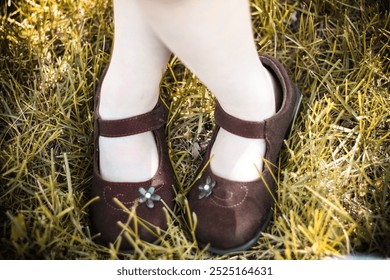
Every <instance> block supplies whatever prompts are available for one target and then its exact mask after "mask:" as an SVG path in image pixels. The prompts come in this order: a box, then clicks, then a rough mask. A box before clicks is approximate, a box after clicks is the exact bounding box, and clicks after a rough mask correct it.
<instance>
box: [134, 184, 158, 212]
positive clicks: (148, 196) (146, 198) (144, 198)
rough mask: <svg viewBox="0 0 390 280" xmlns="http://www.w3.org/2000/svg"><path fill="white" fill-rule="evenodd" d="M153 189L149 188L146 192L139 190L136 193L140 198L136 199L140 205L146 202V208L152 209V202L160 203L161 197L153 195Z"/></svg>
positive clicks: (142, 189)
mask: <svg viewBox="0 0 390 280" xmlns="http://www.w3.org/2000/svg"><path fill="white" fill-rule="evenodd" d="M154 191H155V188H154V187H149V188H148V190H145V189H144V188H142V187H141V188H139V189H138V192H139V193H140V194H141V197H140V198H139V199H138V201H139V202H140V203H144V202H146V206H148V208H153V207H154V201H160V200H161V196H159V195H158V194H155V193H154Z"/></svg>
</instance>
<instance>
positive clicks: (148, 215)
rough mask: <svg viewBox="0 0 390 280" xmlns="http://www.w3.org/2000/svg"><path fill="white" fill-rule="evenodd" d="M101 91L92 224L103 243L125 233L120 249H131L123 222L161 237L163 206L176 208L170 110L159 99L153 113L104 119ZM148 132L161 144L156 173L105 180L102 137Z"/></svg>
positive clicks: (147, 236)
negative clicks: (167, 130)
mask: <svg viewBox="0 0 390 280" xmlns="http://www.w3.org/2000/svg"><path fill="white" fill-rule="evenodd" d="M103 77H104V74H103ZM100 90H101V85H99V87H98V90H97V95H96V97H95V117H94V129H95V132H94V145H95V151H94V169H93V182H92V197H98V200H97V201H95V202H94V203H92V205H91V213H90V214H91V221H92V227H93V229H94V231H95V232H97V233H99V238H98V240H97V241H98V242H99V243H102V244H104V245H108V244H109V243H114V242H116V241H117V239H118V237H119V236H121V237H122V241H121V245H120V250H121V251H131V250H132V249H133V248H132V246H131V245H130V243H129V242H127V240H126V238H125V237H124V234H123V232H124V229H123V225H122V226H121V225H120V224H121V223H122V224H125V225H127V226H128V227H129V228H130V229H132V231H133V232H134V233H137V234H138V236H139V238H140V239H142V240H144V241H147V242H154V241H156V240H157V239H158V233H157V231H158V228H160V229H162V230H165V229H166V228H167V220H166V214H165V212H164V210H163V207H169V208H172V205H173V195H174V189H173V188H174V184H175V179H174V178H175V176H174V172H173V170H172V166H171V163H170V161H169V157H168V148H167V144H166V138H165V133H164V127H165V122H166V119H167V115H168V113H167V112H168V110H167V108H166V107H165V106H164V105H163V104H162V102H161V101H159V102H158V103H157V105H156V107H155V108H154V109H153V110H152V111H151V112H148V113H145V114H142V115H138V116H135V117H131V118H127V119H121V120H103V119H102V118H101V117H100V115H99V111H98V109H99V100H100ZM146 131H152V132H153V134H154V137H155V140H156V144H157V149H158V153H159V154H158V156H159V166H158V169H157V172H156V174H155V175H154V176H153V177H152V178H151V179H150V180H148V181H145V182H136V183H132V182H120V183H117V182H109V181H106V180H104V179H103V178H102V177H101V175H100V171H99V136H105V137H122V136H128V135H134V134H138V133H142V132H146ZM118 201H119V202H120V203H118ZM120 204H122V205H120ZM123 207H125V208H127V209H128V210H127V209H124V208H123ZM134 208H135V209H134ZM133 210H135V211H133ZM132 211H133V212H134V213H135V214H136V217H137V219H135V218H134V217H132V218H131V215H130V214H129V213H130V212H132ZM136 220H137V221H136ZM140 221H143V222H140Z"/></svg>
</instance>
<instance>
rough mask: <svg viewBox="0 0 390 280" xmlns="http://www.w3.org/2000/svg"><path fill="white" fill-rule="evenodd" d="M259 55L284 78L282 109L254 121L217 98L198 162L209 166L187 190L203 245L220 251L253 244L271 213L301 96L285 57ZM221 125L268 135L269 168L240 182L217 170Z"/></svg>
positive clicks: (248, 134) (280, 98)
mask: <svg viewBox="0 0 390 280" xmlns="http://www.w3.org/2000/svg"><path fill="white" fill-rule="evenodd" d="M260 60H261V62H262V63H263V65H264V66H265V67H266V68H267V69H268V70H269V71H270V72H271V73H273V75H274V76H275V77H276V80H278V81H279V83H280V87H281V92H282V96H275V100H276V108H278V110H277V113H276V114H275V115H274V116H272V117H271V118H268V119H266V120H264V121H262V122H249V121H243V120H240V119H237V118H235V117H233V116H231V115H229V114H227V113H226V112H225V111H223V109H222V108H221V106H220V105H219V104H218V103H217V105H216V108H215V114H214V116H215V121H216V124H217V125H216V129H215V132H214V135H213V138H212V139H211V142H210V144H209V147H208V150H207V151H206V154H205V156H204V158H203V163H202V164H201V166H200V168H199V170H203V169H204V171H203V173H202V174H199V175H198V178H199V176H200V178H199V179H198V180H197V181H196V182H195V184H194V187H193V188H192V189H191V190H190V192H189V194H188V201H189V205H190V209H191V211H194V212H195V213H196V215H197V218H198V225H197V228H196V232H195V233H196V237H197V240H198V242H199V243H200V244H201V245H202V246H205V245H207V244H210V247H209V250H210V251H211V252H214V253H216V254H226V253H230V252H237V251H242V250H246V249H249V248H250V247H252V246H253V245H254V244H255V243H256V242H257V240H258V239H259V237H260V235H261V232H262V231H263V230H264V229H265V227H266V226H267V224H268V222H269V220H270V219H271V217H272V208H273V205H274V199H275V180H274V178H273V174H275V170H276V167H275V166H276V161H277V157H278V154H279V150H280V149H281V147H282V144H283V140H284V138H285V136H286V135H287V132H288V130H289V127H290V125H291V123H292V121H293V119H294V117H295V115H296V112H297V110H298V107H299V103H300V99H301V96H300V93H299V91H298V89H297V88H296V87H295V86H294V85H293V83H292V82H291V80H290V79H289V77H288V75H287V72H286V70H285V69H284V67H283V66H282V65H281V64H280V62H278V61H277V60H276V59H274V58H272V57H270V56H266V55H263V56H260ZM220 127H222V128H223V129H225V130H227V131H229V132H230V133H233V134H236V135H239V136H242V137H247V138H257V139H265V141H266V154H265V157H264V158H265V160H264V168H263V170H262V174H261V177H260V178H259V179H258V180H256V181H252V182H236V181H231V180H226V179H224V178H221V177H219V176H217V175H215V174H213V172H212V171H211V169H210V166H209V165H208V162H209V160H210V151H211V148H212V145H213V143H214V141H215V138H216V135H217V133H218V130H219V128H220ZM206 165H207V166H206Z"/></svg>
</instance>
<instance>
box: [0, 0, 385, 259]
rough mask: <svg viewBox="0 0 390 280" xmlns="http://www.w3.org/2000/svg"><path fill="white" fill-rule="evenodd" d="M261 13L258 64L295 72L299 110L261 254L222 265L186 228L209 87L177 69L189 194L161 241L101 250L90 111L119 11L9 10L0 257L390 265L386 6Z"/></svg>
mask: <svg viewBox="0 0 390 280" xmlns="http://www.w3.org/2000/svg"><path fill="white" fill-rule="evenodd" d="M4 2H5V3H4ZM7 2H9V3H11V5H10V6H8V5H7V4H8V3H7ZM251 4H252V17H253V27H254V31H255V35H256V43H257V46H258V50H259V52H261V53H267V54H271V55H274V56H276V57H278V58H279V59H280V60H281V61H282V62H283V63H284V64H285V65H286V68H287V69H288V70H289V72H290V74H291V77H292V79H293V80H294V81H295V82H296V83H297V84H298V87H299V88H300V89H301V91H302V92H303V106H302V109H301V112H300V114H299V116H298V118H297V119H296V122H295V124H294V127H293V130H292V133H291V134H290V137H289V138H288V139H287V140H286V145H285V147H284V149H283V151H282V153H281V156H280V168H279V173H278V174H277V180H278V185H279V188H278V193H277V195H278V197H277V206H276V208H275V213H274V219H273V221H272V222H271V224H270V226H269V227H268V228H267V230H266V231H265V232H264V235H263V236H262V237H261V238H260V240H259V242H258V244H257V245H256V246H255V247H254V248H252V249H250V250H248V251H246V252H242V253H239V254H234V255H225V256H213V255H211V254H209V253H207V252H206V251H204V250H203V251H202V250H199V248H198V247H197V244H196V242H193V241H192V238H191V235H192V232H193V228H194V226H196V219H193V220H192V222H193V224H187V222H186V219H185V217H186V216H189V217H191V213H190V212H189V209H188V206H187V205H186V201H185V194H186V192H187V191H188V189H189V186H190V185H191V182H192V181H193V179H194V178H193V175H194V171H195V170H196V168H197V166H198V164H199V163H200V159H201V153H202V152H203V151H204V150H205V148H206V145H207V141H208V140H209V138H210V136H211V133H212V128H213V124H214V123H213V114H212V112H213V107H214V100H213V96H212V94H211V93H210V92H209V91H208V90H207V88H205V87H204V86H203V85H202V84H201V83H200V82H199V81H198V80H197V79H196V77H194V75H193V74H192V73H190V72H189V71H188V70H187V69H185V68H184V67H183V65H182V64H181V62H180V61H179V60H178V59H176V58H174V57H173V58H172V60H171V61H170V63H169V65H168V68H167V72H166V75H165V76H164V78H163V80H162V82H161V94H162V96H163V98H164V100H165V101H166V103H167V104H168V105H169V108H170V117H169V123H168V127H167V137H168V139H169V143H170V155H171V161H172V164H173V166H174V169H175V172H176V174H177V177H178V181H179V186H178V189H177V192H178V195H177V207H176V208H175V209H173V211H172V212H169V213H168V212H167V216H168V217H169V219H170V221H171V223H170V226H169V229H168V231H167V232H161V237H160V239H161V240H160V241H161V242H160V243H159V244H157V245H151V244H146V243H144V242H142V241H141V240H138V239H137V237H136V236H134V234H133V233H132V232H130V231H127V233H128V234H127V235H126V236H127V237H126V239H127V240H124V241H123V242H126V241H130V242H133V243H134V245H135V246H136V250H135V253H134V254H133V255H126V254H122V253H119V252H118V251H117V249H116V248H117V246H116V245H113V246H111V247H110V248H105V247H102V246H99V245H97V244H95V243H94V242H93V239H94V236H93V235H92V233H91V232H90V228H89V220H88V210H89V205H90V203H93V201H91V198H90V197H89V188H90V184H91V175H92V160H91V159H92V150H93V147H92V138H91V135H92V131H93V126H92V117H93V108H92V105H93V95H94V90H95V88H96V85H97V81H98V78H99V75H100V73H101V71H102V69H103V68H104V66H105V65H106V64H107V62H108V59H109V53H110V47H111V41H112V32H113V24H112V11H111V1H108V0H105V1H103V0H102V1H91V0H81V1H71V0H62V1H54V0H28V1H2V2H1V4H0V21H1V24H0V51H1V53H0V92H1V95H0V103H1V105H0V110H1V111H0V121H1V123H0V129H1V131H0V145H1V151H0V164H1V165H0V170H1V175H0V188H1V192H0V258H4V259H107V258H109V259H118V258H119V259H205V258H222V259H321V258H324V257H328V256H340V255H345V254H365V255H373V256H377V257H389V256H390V189H389V188H390V187H389V185H390V184H389V182H390V118H389V114H390V94H389V79H390V78H389V77H390V71H389V65H390V61H389V41H390V40H389V39H390V32H389V29H390V28H389V25H390V14H389V4H388V1H386V0H384V1H369V0H361V1H352V0H325V1H319V0H315V1H303V0H302V1H282V0H279V1H278V0H269V1H260V0H252V1H251ZM221 47H223V46H221Z"/></svg>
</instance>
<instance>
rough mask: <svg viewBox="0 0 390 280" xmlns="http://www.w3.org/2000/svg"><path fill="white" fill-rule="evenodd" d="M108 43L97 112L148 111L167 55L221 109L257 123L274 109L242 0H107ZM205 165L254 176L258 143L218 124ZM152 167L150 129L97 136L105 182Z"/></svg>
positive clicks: (242, 177) (107, 115) (140, 177)
mask: <svg viewBox="0 0 390 280" xmlns="http://www.w3.org/2000/svg"><path fill="white" fill-rule="evenodd" d="M114 22H115V35H114V48H113V53H112V58H111V63H110V67H109V69H108V72H107V75H106V77H105V79H104V81H103V84H102V92H101V104H100V108H99V112H100V114H101V116H102V118H103V119H121V118H126V117H131V116H135V115H139V114H142V113H145V112H149V111H151V110H152V109H153V107H154V106H155V105H156V103H157V100H158V95H159V82H160V79H161V76H162V73H163V71H164V68H165V66H166V63H167V62H168V59H169V57H170V54H171V53H174V54H175V55H177V56H178V57H179V58H180V60H181V61H183V63H184V64H185V65H186V66H187V67H188V68H189V69H190V70H191V71H193V72H194V74H195V75H197V76H198V77H199V78H200V80H201V81H202V82H203V83H204V84H205V85H206V86H207V87H208V88H209V89H210V90H211V92H212V93H213V94H214V95H215V97H216V98H217V99H218V101H219V103H220V104H221V106H222V108H223V109H224V110H225V111H226V112H227V113H229V114H231V115H233V116H235V117H237V118H239V119H243V120H249V121H262V120H264V119H266V118H269V117H271V116H272V115H273V114H274V113H275V101H274V94H275V90H276V86H275V84H274V80H273V78H272V77H271V76H270V74H269V73H268V71H267V70H266V69H265V68H264V67H263V65H262V64H261V62H260V60H259V58H258V54H257V51H256V47H255V44H254V39H253V34H252V26H251V21H250V13H249V4H248V1H247V0H213V1H209V0H158V1H157V0H114ZM212 154H213V159H212V161H211V163H210V164H211V169H212V171H213V172H214V173H215V174H216V175H219V176H221V177H223V178H227V179H230V180H235V181H252V180H256V179H258V178H259V171H261V169H262V166H263V161H262V158H263V156H264V154H265V143H264V141H263V140H259V139H249V138H244V137H240V136H236V135H233V134H231V133H229V132H227V131H225V130H223V129H221V130H220V131H219V132H218V135H217V139H216V141H215V143H214V145H213V147H212ZM157 168H158V155H157V148H156V143H155V141H154V138H153V134H152V132H146V133H142V134H137V135H133V136H128V137H118V138H105V137H100V170H101V174H102V176H103V178H105V179H106V180H109V181H113V182H140V181H145V180H148V179H150V178H152V177H153V176H154V174H155V172H156V170H157Z"/></svg>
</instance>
